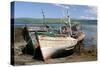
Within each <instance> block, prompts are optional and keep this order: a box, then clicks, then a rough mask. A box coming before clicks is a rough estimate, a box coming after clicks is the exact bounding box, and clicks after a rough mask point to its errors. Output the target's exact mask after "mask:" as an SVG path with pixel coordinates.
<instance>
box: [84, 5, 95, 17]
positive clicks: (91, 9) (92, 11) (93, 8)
mask: <svg viewBox="0 0 100 67" xmlns="http://www.w3.org/2000/svg"><path fill="white" fill-rule="evenodd" d="M85 12H86V13H88V14H91V15H94V16H97V7H94V6H88V9H87V10H86V11H85Z"/></svg>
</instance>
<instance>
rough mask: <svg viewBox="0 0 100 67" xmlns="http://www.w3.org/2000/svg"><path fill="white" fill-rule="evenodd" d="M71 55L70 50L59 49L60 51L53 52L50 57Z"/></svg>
mask: <svg viewBox="0 0 100 67" xmlns="http://www.w3.org/2000/svg"><path fill="white" fill-rule="evenodd" d="M73 53H74V52H73V49H71V50H65V49H60V50H58V51H56V52H54V53H53V54H52V55H51V58H61V57H67V56H70V55H72V54H73Z"/></svg>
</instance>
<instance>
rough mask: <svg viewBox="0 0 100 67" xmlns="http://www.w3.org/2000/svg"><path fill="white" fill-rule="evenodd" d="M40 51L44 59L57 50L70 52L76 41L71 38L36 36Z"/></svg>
mask: <svg viewBox="0 0 100 67" xmlns="http://www.w3.org/2000/svg"><path fill="white" fill-rule="evenodd" d="M38 39H39V45H40V49H41V52H42V55H43V58H44V59H47V58H49V57H50V56H51V55H52V54H53V53H55V52H56V51H57V50H59V49H65V50H71V49H73V48H74V46H75V45H76V44H77V39H74V38H72V37H48V36H42V35H39V36H38Z"/></svg>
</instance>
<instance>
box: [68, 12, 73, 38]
mask: <svg viewBox="0 0 100 67" xmlns="http://www.w3.org/2000/svg"><path fill="white" fill-rule="evenodd" d="M67 18H68V24H69V27H70V36H71V35H72V28H71V27H72V25H71V20H70V16H69V13H68V10H67Z"/></svg>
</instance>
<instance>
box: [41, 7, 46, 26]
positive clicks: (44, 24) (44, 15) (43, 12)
mask: <svg viewBox="0 0 100 67" xmlns="http://www.w3.org/2000/svg"><path fill="white" fill-rule="evenodd" d="M41 10H42V15H43V24H44V25H45V26H46V22H45V15H44V11H43V9H41Z"/></svg>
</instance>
